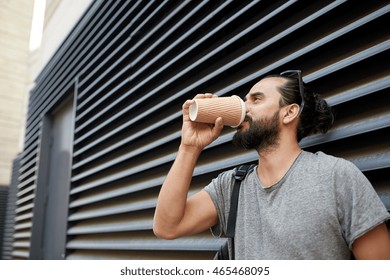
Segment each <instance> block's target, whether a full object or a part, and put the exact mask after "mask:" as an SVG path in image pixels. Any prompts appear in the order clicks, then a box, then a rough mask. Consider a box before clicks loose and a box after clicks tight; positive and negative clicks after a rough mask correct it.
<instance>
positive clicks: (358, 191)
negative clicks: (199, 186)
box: [205, 151, 390, 260]
mask: <svg viewBox="0 0 390 280" xmlns="http://www.w3.org/2000/svg"><path fill="white" fill-rule="evenodd" d="M256 170H257V167H255V168H254V169H252V170H250V171H249V172H248V174H247V176H246V178H245V179H244V181H243V182H242V185H241V189H240V196H239V205H238V210H237V223H236V234H235V239H234V240H235V256H236V259H269V260H271V259H279V260H282V259H332V260H336V259H350V258H351V248H352V244H353V242H354V241H355V239H356V238H358V237H360V236H361V235H363V234H364V233H366V232H367V231H369V230H370V229H372V228H374V227H375V226H377V225H379V224H381V223H383V222H385V221H386V220H387V219H389V218H390V215H389V213H388V212H387V210H386V208H385V207H384V205H383V203H382V201H381V200H380V199H379V197H378V195H377V193H376V192H375V190H374V189H373V187H372V186H371V184H370V182H369V181H368V180H367V178H366V177H365V176H364V175H363V174H362V172H361V171H360V170H359V169H358V168H357V167H356V166H355V165H353V164H352V163H351V162H349V161H346V160H344V159H341V158H336V157H333V156H329V155H326V154H324V153H322V152H318V153H315V154H313V153H309V152H305V151H302V152H301V153H300V155H299V156H298V157H297V159H296V160H295V162H294V163H293V165H292V166H291V167H290V169H289V170H288V172H287V173H286V174H285V175H284V177H283V178H282V179H281V180H280V181H279V182H278V183H276V184H275V185H273V186H271V187H269V188H263V187H262V184H261V182H260V180H259V177H258V175H257V172H256ZM233 185H234V170H229V171H226V172H223V173H221V174H220V175H219V176H218V177H217V178H215V179H213V180H212V182H211V183H210V184H209V185H208V186H206V187H205V190H206V191H207V192H208V193H209V195H210V197H211V199H212V200H213V202H214V204H215V207H216V209H217V212H218V216H219V224H218V225H217V226H215V227H214V228H212V231H213V233H214V234H215V235H218V236H223V235H224V233H225V232H226V223H227V219H228V216H229V208H230V195H231V191H232V189H233ZM221 228H222V229H223V230H222V231H221Z"/></svg>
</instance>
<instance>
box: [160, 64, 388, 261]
mask: <svg viewBox="0 0 390 280" xmlns="http://www.w3.org/2000/svg"><path fill="white" fill-rule="evenodd" d="M195 98H215V97H214V96H213V95H212V94H208V93H207V94H199V95H197V96H196V97H195ZM245 99H246V101H245V104H246V110H247V117H246V119H245V121H244V123H243V124H242V125H241V126H240V127H238V129H237V133H236V134H235V135H234V137H233V142H234V143H235V144H237V145H240V146H242V147H244V148H246V149H255V150H256V151H257V153H258V155H259V161H258V166H256V167H255V168H254V169H253V170H250V171H249V173H248V174H247V176H246V178H245V179H244V181H243V182H242V187H241V190H240V196H239V206H238V212H237V224H236V234H235V256H236V259H350V258H351V254H352V253H353V255H354V257H355V258H356V259H390V237H389V234H388V231H387V228H386V225H385V221H386V220H388V219H389V213H388V212H387V211H386V209H385V207H384V205H383V204H382V202H381V201H380V199H379V197H378V196H377V194H376V192H375V191H374V189H373V188H372V186H371V184H370V183H369V182H368V180H367V179H366V178H365V177H364V175H363V174H362V173H361V172H360V171H359V170H358V169H357V168H356V167H355V166H354V165H353V164H352V163H350V162H348V161H346V160H343V159H340V158H335V157H332V156H329V155H326V154H324V153H321V152H319V153H315V154H313V153H309V152H306V151H302V149H301V148H300V147H299V145H298V142H299V141H300V140H301V139H302V138H303V137H305V136H307V135H309V134H312V133H315V132H317V131H321V132H326V131H327V130H328V129H329V128H330V126H331V124H332V122H333V114H332V112H331V109H330V108H329V106H328V105H327V103H326V102H325V100H323V99H321V98H320V96H319V95H317V94H315V93H313V92H310V91H309V90H308V89H307V88H306V86H305V84H304V83H303V81H302V78H301V73H300V71H287V72H284V73H282V74H281V75H273V76H268V77H266V78H264V79H262V80H260V81H259V82H258V83H256V84H255V85H254V86H253V87H252V88H251V90H250V91H249V93H248V94H247V95H246V98H245ZM193 102H194V101H193V100H188V101H186V102H185V103H184V104H183V126H182V140H181V144H180V147H179V150H178V153H177V157H176V160H175V162H174V163H173V165H172V168H171V170H170V171H169V173H168V175H167V177H166V180H165V182H164V184H163V186H162V188H161V192H160V195H159V198H158V203H157V207H156V212H155V218H154V227H153V229H154V232H155V234H156V236H158V237H161V238H165V239H173V238H177V237H180V236H184V235H190V234H196V233H199V232H202V231H204V230H206V229H208V228H212V230H213V231H214V233H216V234H217V235H219V236H223V234H224V233H225V231H226V221H227V217H228V213H229V206H230V194H231V191H232V188H233V184H234V170H230V171H226V172H223V173H221V174H220V175H219V176H218V177H217V178H215V179H213V180H212V182H211V183H210V184H209V185H208V186H206V187H205V188H204V189H203V190H202V191H200V192H198V193H197V194H195V195H193V196H191V197H190V198H187V194H188V190H189V186H190V182H191V178H192V174H193V170H194V168H195V165H196V162H197V159H198V157H199V155H200V153H201V151H202V150H203V148H204V147H206V146H207V145H208V144H210V143H211V142H212V141H214V140H215V139H217V138H218V136H219V135H220V133H221V131H222V128H223V120H222V119H221V118H218V119H217V120H216V121H215V124H214V125H208V124H203V123H196V122H192V121H190V119H189V115H188V111H189V106H190V105H191V104H193Z"/></svg>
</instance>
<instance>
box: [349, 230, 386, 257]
mask: <svg viewBox="0 0 390 280" xmlns="http://www.w3.org/2000/svg"><path fill="white" fill-rule="evenodd" d="M352 251H353V254H354V256H355V258H356V259H358V260H390V235H389V232H388V231H387V227H386V225H385V224H384V223H383V224H381V225H379V226H377V227H375V228H373V229H372V230H370V231H369V232H367V233H366V234H364V235H362V236H361V237H359V238H357V239H356V240H355V242H354V243H353V245H352Z"/></svg>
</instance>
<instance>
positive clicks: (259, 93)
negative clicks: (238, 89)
mask: <svg viewBox="0 0 390 280" xmlns="http://www.w3.org/2000/svg"><path fill="white" fill-rule="evenodd" d="M248 95H249V96H250V97H265V94H264V93H263V92H261V91H255V92H251V93H248V94H247V96H248ZM244 100H245V101H246V100H247V98H246V96H245V98H244Z"/></svg>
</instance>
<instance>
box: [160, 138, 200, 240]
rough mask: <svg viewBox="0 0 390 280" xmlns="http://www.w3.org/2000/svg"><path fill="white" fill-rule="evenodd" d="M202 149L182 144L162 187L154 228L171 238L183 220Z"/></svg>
mask: <svg viewBox="0 0 390 280" xmlns="http://www.w3.org/2000/svg"><path fill="white" fill-rule="evenodd" d="M200 152H201V150H200V149H198V148H193V147H186V146H183V145H181V146H180V148H179V150H178V153H177V156H176V159H175V161H174V163H173V165H172V167H171V169H170V171H169V172H168V175H167V177H166V179H165V181H164V183H163V185H162V187H161V190H160V194H159V197H158V201H157V206H156V211H155V215H154V225H153V230H154V232H155V233H156V235H157V236H164V237H165V238H169V237H170V236H174V235H175V231H176V230H177V228H178V227H179V225H180V222H181V221H182V219H183V217H184V214H185V209H186V203H187V196H188V191H189V188H190V184H191V180H192V175H193V172H194V168H195V165H196V161H197V159H198V157H199V154H200Z"/></svg>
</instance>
